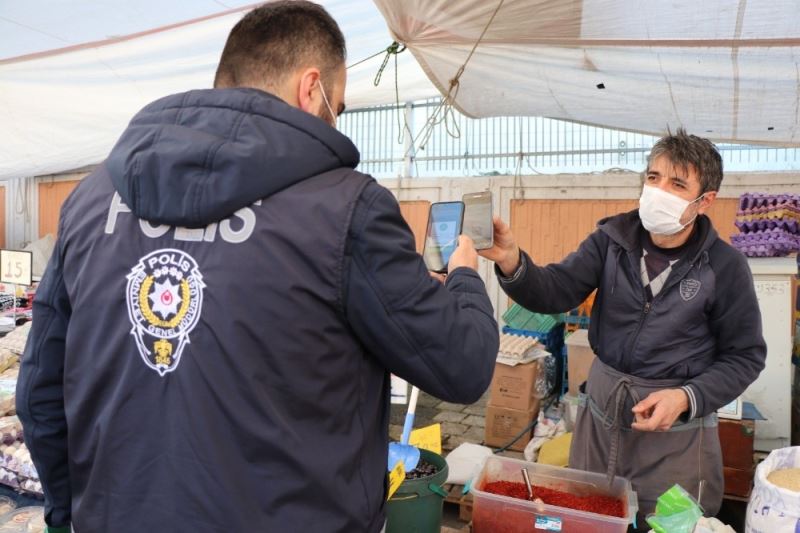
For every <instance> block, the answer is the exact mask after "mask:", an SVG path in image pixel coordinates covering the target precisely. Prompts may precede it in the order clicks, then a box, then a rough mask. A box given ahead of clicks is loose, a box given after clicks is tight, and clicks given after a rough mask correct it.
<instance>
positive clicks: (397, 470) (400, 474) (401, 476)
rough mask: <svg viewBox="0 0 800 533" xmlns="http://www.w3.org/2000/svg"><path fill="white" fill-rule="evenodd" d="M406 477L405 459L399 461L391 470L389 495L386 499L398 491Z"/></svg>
mask: <svg viewBox="0 0 800 533" xmlns="http://www.w3.org/2000/svg"><path fill="white" fill-rule="evenodd" d="M405 479H406V469H405V467H404V466H403V461H398V462H397V464H396V465H394V468H392V471H391V472H389V495H388V496H386V499H387V500H388V499H389V498H391V497H392V495H393V494H394V493H395V492H397V489H398V488H399V487H400V485H402V484H403V480H405Z"/></svg>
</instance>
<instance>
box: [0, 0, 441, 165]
mask: <svg viewBox="0 0 800 533" xmlns="http://www.w3.org/2000/svg"><path fill="white" fill-rule="evenodd" d="M320 3H322V4H323V5H324V6H325V7H326V8H327V9H328V10H329V11H330V13H331V14H332V15H333V17H334V18H335V19H336V20H337V21H338V22H339V24H340V26H341V27H342V31H343V32H344V34H345V38H346V40H347V48H348V55H349V57H348V64H352V63H356V62H358V61H360V60H361V59H364V58H366V57H369V56H372V55H373V54H375V53H376V52H379V51H380V50H381V49H384V48H386V47H387V46H389V45H390V44H391V43H392V38H391V37H390V35H389V31H388V29H387V28H386V22H385V21H384V20H383V17H382V16H381V14H380V12H379V11H378V10H377V8H376V7H375V5H374V4H373V3H372V2H370V1H369V0H322V1H321V2H320ZM255 5H257V4H252V0H250V1H249V2H245V1H241V0H224V1H217V0H180V1H177V0H169V1H166V2H164V1H159V0H139V1H137V2H129V1H125V0H105V1H103V2H89V1H81V2H52V1H47V0H29V1H26V2H5V3H4V4H3V8H2V12H0V36H2V37H0V113H2V127H0V180H4V179H9V178H16V177H27V176H35V175H42V174H49V173H55V172H60V171H65V170H70V169H75V168H80V167H83V166H86V165H90V164H95V163H98V162H100V161H102V160H103V159H104V158H105V157H106V155H107V154H108V152H109V150H110V149H111V147H112V146H113V144H114V142H115V141H116V140H117V138H118V137H119V135H120V133H121V132H122V130H123V129H124V127H125V125H126V124H127V123H128V121H129V120H130V118H131V117H132V116H133V115H134V114H135V113H136V112H137V111H138V110H139V109H140V108H141V107H143V106H144V105H146V104H147V103H149V102H150V101H152V100H155V99H157V98H160V97H162V96H166V95H168V94H172V93H177V92H181V91H185V90H189V89H196V88H206V87H210V86H211V84H212V82H213V78H214V72H215V70H216V65H217V62H218V60H219V56H220V54H221V52H222V47H223V46H224V44H225V39H226V37H227V34H228V32H229V31H230V29H231V28H232V27H233V25H234V24H235V23H236V22H237V21H238V20H239V19H240V18H241V17H242V15H243V13H244V12H246V11H248V10H249V9H251V8H252V7H254V6H255ZM397 60H398V70H399V72H400V76H399V77H398V82H399V93H400V95H401V97H402V98H403V100H404V101H405V100H414V99H421V98H428V97H433V96H438V91H437V90H436V88H435V87H434V86H433V85H432V84H431V83H430V82H429V81H428V79H427V77H426V76H425V74H424V72H423V71H422V70H421V69H420V67H419V65H418V64H417V63H416V61H415V60H414V58H413V57H412V56H411V54H409V53H401V54H399V55H398V56H397ZM382 61H383V57H382V56H381V55H379V56H376V57H374V58H372V59H370V60H369V61H365V62H363V63H360V64H359V65H357V66H355V67H353V68H351V69H350V70H349V71H348V86H347V94H346V101H347V106H348V108H350V109H353V108H359V107H365V106H371V105H377V104H388V103H394V102H395V101H396V92H395V83H394V82H395V80H394V71H393V69H394V61H392V62H390V64H389V67H388V69H387V71H386V73H385V74H384V76H383V81H382V83H381V84H380V85H379V86H378V87H375V86H374V85H373V79H374V78H375V74H376V72H377V71H378V68H379V66H380V65H381V62H382Z"/></svg>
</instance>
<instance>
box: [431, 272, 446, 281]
mask: <svg viewBox="0 0 800 533" xmlns="http://www.w3.org/2000/svg"><path fill="white" fill-rule="evenodd" d="M428 274H430V275H431V277H432V278H433V279H435V280H436V281H438V282H439V283H444V282H445V281H447V275H445V274H440V273H439V272H434V271H432V270H429V271H428Z"/></svg>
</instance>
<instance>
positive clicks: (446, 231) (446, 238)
mask: <svg viewBox="0 0 800 533" xmlns="http://www.w3.org/2000/svg"><path fill="white" fill-rule="evenodd" d="M463 218H464V204H463V203H462V202H438V203H435V204H431V210H430V212H429V214H428V231H427V233H426V235H425V248H424V250H423V252H422V256H423V259H425V264H426V265H427V266H428V270H433V271H434V272H446V271H447V262H448V261H450V256H451V255H452V254H453V251H455V249H456V247H457V246H458V236H459V235H461V224H462V222H463Z"/></svg>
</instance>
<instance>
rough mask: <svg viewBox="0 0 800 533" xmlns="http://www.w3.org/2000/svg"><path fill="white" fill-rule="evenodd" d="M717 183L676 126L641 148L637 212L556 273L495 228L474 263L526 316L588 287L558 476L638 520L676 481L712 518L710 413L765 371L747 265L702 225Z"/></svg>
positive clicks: (611, 224) (709, 164)
mask: <svg viewBox="0 0 800 533" xmlns="http://www.w3.org/2000/svg"><path fill="white" fill-rule="evenodd" d="M721 182H722V158H721V157H720V155H719V152H718V151H717V150H716V147H715V146H714V145H713V144H712V143H711V142H709V141H708V140H707V139H702V138H700V137H696V136H694V135H687V134H686V132H685V131H683V130H682V129H679V130H678V131H677V133H675V134H674V135H668V136H666V137H664V138H662V139H660V140H659V141H658V142H657V143H656V144H655V146H654V147H653V149H652V151H651V153H650V156H649V159H648V165H647V170H646V172H645V178H644V187H643V189H642V196H641V199H640V201H639V209H638V210H635V211H631V212H629V213H623V214H620V215H616V216H613V217H609V218H606V219H604V220H601V221H600V222H599V223H598V226H597V230H596V231H595V232H594V233H592V234H591V235H590V236H589V237H588V238H587V239H586V240H585V241H584V242H583V243H581V245H580V247H579V248H578V250H577V251H576V252H573V253H572V254H570V255H569V256H567V257H566V258H565V259H564V260H563V261H562V262H560V263H558V264H551V265H548V266H544V267H542V266H537V265H535V264H534V262H533V261H532V260H531V258H530V257H529V256H528V255H527V254H525V253H524V252H521V251H520V249H519V247H518V246H517V244H516V242H515V240H514V237H513V235H512V233H511V230H510V228H509V227H508V225H506V224H505V223H503V222H502V221H501V220H499V219H496V220H495V246H494V247H493V248H491V249H489V250H487V251H485V252H482V254H483V255H484V256H486V257H487V258H488V259H491V260H493V261H495V263H496V272H497V275H498V277H499V280H500V283H501V286H502V287H503V290H505V291H506V293H507V294H508V295H509V296H510V297H511V298H512V299H514V300H515V301H516V302H518V303H519V304H520V305H522V306H524V307H526V308H528V309H531V310H533V311H537V312H542V313H558V312H564V311H568V310H570V309H573V308H574V307H576V306H577V305H579V304H580V303H581V302H583V301H584V300H585V299H586V297H587V296H589V294H590V293H591V292H592V291H594V290H595V289H597V295H596V298H595V303H594V307H593V309H592V316H591V326H590V329H589V341H590V344H591V346H592V349H593V350H594V352H595V354H597V359H596V361H595V363H594V364H593V366H592V369H591V371H590V374H589V378H588V381H587V385H586V391H585V395H581V397H582V399H584V400H585V402H584V404H583V406H582V407H581V408H579V411H578V419H577V423H576V427H575V434H574V436H573V440H572V449H571V451H570V466H571V467H573V468H579V469H584V470H590V471H596V472H606V473H608V475H609V476H614V475H621V476H624V477H626V478H628V479H630V480H631V481H632V483H633V486H634V489H635V490H636V491H637V492H638V496H639V504H640V510H641V515H646V514H647V513H649V512H652V511H653V509H654V506H655V500H656V498H657V497H658V496H659V495H660V494H661V493H663V492H664V491H665V490H666V489H668V488H669V487H670V486H672V485H673V484H675V483H679V484H680V485H681V486H683V487H684V488H685V489H687V490H688V491H689V492H690V493H692V494H693V495H695V496H696V497H697V498H698V499H699V501H700V502H701V503H702V505H703V507H704V509H705V511H706V513H708V514H709V515H714V514H716V512H717V510H718V509H719V507H720V504H721V502H722V494H723V477H722V457H721V452H720V444H719V437H718V433H717V418H716V414H715V412H716V410H717V409H718V408H720V407H721V406H723V405H725V404H727V403H729V402H730V401H732V400H734V399H735V398H737V397H738V396H739V395H740V394H742V392H743V391H744V390H745V389H746V388H747V386H748V385H749V384H750V383H752V382H753V381H754V380H755V379H756V378H757V377H758V374H759V372H760V371H761V370H762V369H763V367H764V360H765V358H766V345H765V343H764V339H763V337H762V334H761V315H760V311H759V308H758V303H757V301H756V295H755V289H754V286H753V280H752V276H751V273H750V270H749V268H748V265H747V261H746V260H745V258H744V256H743V255H741V254H740V253H739V252H738V251H736V250H735V249H733V248H732V247H731V246H730V245H728V244H727V243H725V242H724V241H723V240H722V239H720V238H719V236H718V235H717V232H716V231H715V230H714V228H713V227H712V224H711V221H710V219H709V218H708V217H707V216H705V213H706V212H707V211H708V209H709V208H710V207H711V205H712V204H713V202H714V199H715V198H716V195H717V191H718V190H719V187H720V183H721ZM574 392H577V391H574ZM639 524H640V525H644V524H643V521H641V518H640V521H639Z"/></svg>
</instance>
